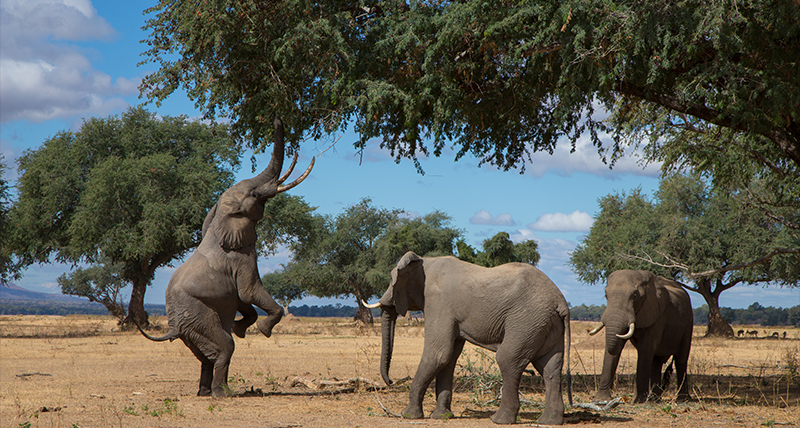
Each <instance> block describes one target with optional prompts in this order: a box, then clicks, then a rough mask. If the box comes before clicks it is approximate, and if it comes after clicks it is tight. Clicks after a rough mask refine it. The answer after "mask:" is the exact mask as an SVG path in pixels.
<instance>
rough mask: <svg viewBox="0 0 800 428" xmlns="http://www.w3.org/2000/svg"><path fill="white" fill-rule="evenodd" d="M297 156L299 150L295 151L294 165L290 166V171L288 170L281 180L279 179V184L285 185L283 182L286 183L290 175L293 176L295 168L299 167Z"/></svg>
mask: <svg viewBox="0 0 800 428" xmlns="http://www.w3.org/2000/svg"><path fill="white" fill-rule="evenodd" d="M297 154H298V153H297V150H295V152H294V158H292V164H291V165H289V170H287V171H286V173H285V174H283V175H282V176H281V178H279V179H278V184H283V182H284V181H286V179H287V178H289V176H290V175H292V171H294V166H295V165H297Z"/></svg>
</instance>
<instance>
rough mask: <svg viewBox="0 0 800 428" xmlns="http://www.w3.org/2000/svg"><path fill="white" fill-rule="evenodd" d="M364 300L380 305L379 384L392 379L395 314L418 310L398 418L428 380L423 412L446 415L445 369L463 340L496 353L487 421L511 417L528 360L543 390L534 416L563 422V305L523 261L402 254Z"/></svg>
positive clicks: (412, 414) (415, 410)
mask: <svg viewBox="0 0 800 428" xmlns="http://www.w3.org/2000/svg"><path fill="white" fill-rule="evenodd" d="M365 305H366V304H365ZM366 306H368V307H370V308H378V307H380V308H381V310H382V314H381V323H382V334H383V343H382V351H381V376H382V377H383V380H384V381H385V382H386V384H387V385H390V384H391V383H392V381H391V379H390V378H389V366H390V362H391V359H392V349H393V347H394V331H395V324H396V321H397V316H398V314H400V315H405V314H406V312H407V311H409V310H411V311H419V310H421V311H424V312H425V343H424V349H423V351H422V359H421V361H420V363H419V367H418V368H417V373H416V375H415V376H414V380H413V382H412V384H411V391H410V393H409V404H408V407H406V409H405V410H403V413H402V414H403V416H404V417H406V418H412V419H418V418H422V417H423V412H422V399H423V395H424V394H425V392H426V390H427V389H428V386H429V385H430V384H431V382H432V381H433V379H434V378H436V409H435V410H434V411H433V413H432V414H431V417H432V418H440V417H450V416H452V411H451V409H450V405H451V400H452V394H453V373H454V370H455V367H456V361H457V360H458V356H459V355H460V354H461V351H462V349H463V347H464V343H465V342H470V343H473V344H475V345H478V346H481V347H483V348H486V349H489V350H492V351H495V352H496V353H497V355H496V358H497V365H498V366H499V367H500V373H501V375H502V377H503V389H502V398H501V401H500V408H499V410H498V411H497V413H495V414H494V415H492V421H494V422H495V423H500V424H511V423H515V422H516V420H517V413H518V412H519V395H518V388H519V383H520V380H521V378H522V373H523V371H524V370H525V367H527V365H528V363H533V366H534V367H535V368H536V370H537V371H538V372H539V373H540V374H541V375H542V376H543V377H544V383H545V389H546V392H545V408H544V411H543V412H542V415H541V417H540V418H539V422H540V423H544V424H561V423H563V420H564V401H563V399H562V397H561V369H562V364H563V360H564V358H565V357H566V360H567V391H568V392H569V390H570V387H569V337H570V333H569V332H570V330H569V308H568V306H567V302H566V300H564V296H563V295H562V294H561V292H560V291H559V290H558V288H557V287H556V285H555V284H553V282H552V281H551V280H550V279H549V278H548V277H547V276H546V275H545V274H544V273H542V272H541V271H540V270H539V269H536V268H535V267H533V266H531V265H528V264H524V263H508V264H505V265H502V266H498V267H494V268H485V267H482V266H477V265H474V264H471V263H467V262H464V261H462V260H459V259H457V258H455V257H449V256H448V257H419V256H417V255H416V254H414V253H413V252H408V253H406V254H405V255H404V256H403V257H402V258H401V260H400V261H399V262H398V264H397V267H396V268H395V269H393V270H392V280H391V284H390V285H389V288H388V290H386V293H385V294H384V295H383V296H382V297H381V299H380V301H379V302H378V303H376V304H374V305H366ZM565 335H566V351H565V342H564V336H565ZM569 398H570V403H571V402H572V397H571V396H570V397H569Z"/></svg>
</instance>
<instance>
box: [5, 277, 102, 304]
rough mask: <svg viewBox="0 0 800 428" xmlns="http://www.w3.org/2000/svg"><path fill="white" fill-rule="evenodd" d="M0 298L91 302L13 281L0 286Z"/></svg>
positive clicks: (77, 302) (76, 302) (78, 302)
mask: <svg viewBox="0 0 800 428" xmlns="http://www.w3.org/2000/svg"><path fill="white" fill-rule="evenodd" d="M0 300H43V301H47V302H64V303H74V304H81V303H91V302H89V299H86V298H80V297H74V296H67V295H64V294H55V293H38V292H36V291H30V290H26V289H24V288H22V287H19V286H17V284H14V283H13V282H9V283H8V285H6V286H0ZM98 304H99V303H98ZM101 306H102V305H101Z"/></svg>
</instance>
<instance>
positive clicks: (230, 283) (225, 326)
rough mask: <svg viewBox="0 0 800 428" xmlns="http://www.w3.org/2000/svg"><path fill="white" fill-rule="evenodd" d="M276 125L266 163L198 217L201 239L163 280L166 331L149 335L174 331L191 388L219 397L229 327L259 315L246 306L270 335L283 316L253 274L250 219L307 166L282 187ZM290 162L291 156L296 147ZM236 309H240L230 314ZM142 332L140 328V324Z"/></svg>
mask: <svg viewBox="0 0 800 428" xmlns="http://www.w3.org/2000/svg"><path fill="white" fill-rule="evenodd" d="M283 157H284V150H283V124H282V123H281V121H280V119H276V120H275V146H274V148H273V152H272V159H271V160H270V163H269V165H268V166H267V168H266V169H265V170H264V171H263V172H262V173H261V174H259V175H258V176H257V177H255V178H251V179H247V180H243V181H240V182H239V183H237V184H235V185H234V186H233V187H231V188H230V189H228V190H226V191H225V192H224V193H223V194H222V196H221V197H220V199H219V201H217V203H216V205H214V207H213V208H212V209H211V211H210V212H209V213H208V215H207V216H206V219H205V222H204V223H203V240H202V242H201V243H200V246H198V247H197V250H195V252H194V253H193V254H192V256H191V257H189V260H187V261H186V262H185V263H183V264H182V265H181V266H180V267H178V269H177V270H175V273H174V274H173V275H172V278H171V279H170V281H169V285H168V286H167V292H166V306H167V317H168V319H169V332H168V333H167V334H166V335H164V336H162V337H157V338H156V337H152V336H150V335H148V334H146V333H145V332H143V331H142V334H144V335H145V336H146V337H147V338H149V339H151V340H155V341H164V340H170V341H172V340H174V339H177V338H180V339H181V340H182V341H183V343H185V344H186V346H188V347H189V349H191V350H192V353H194V355H195V356H196V357H197V359H198V360H200V363H201V370H200V389H199V391H198V392H197V395H200V396H207V395H212V394H213V396H214V397H223V396H225V390H224V386H225V385H226V384H227V378H228V366H229V365H230V361H231V356H232V355H233V350H234V343H233V337H232V336H231V333H232V332H233V334H236V335H237V336H239V337H244V335H245V331H246V330H247V328H248V327H249V326H251V325H252V324H253V323H255V322H256V320H257V319H258V315H257V314H256V310H255V309H254V308H253V306H252V305H255V306H258V307H259V308H261V309H263V310H264V311H265V312H266V313H267V317H266V318H262V319H260V320H258V329H259V331H261V333H262V334H264V336H267V337H270V335H271V334H272V328H273V327H274V326H275V324H277V323H278V322H279V321H280V320H281V317H282V316H283V309H282V308H281V306H280V305H278V304H277V303H276V302H275V301H274V300H273V299H272V297H271V296H270V295H269V293H267V291H266V290H265V289H264V286H263V285H262V283H261V276H260V275H259V273H258V266H257V251H256V247H255V246H256V223H258V221H259V220H261V218H262V217H263V215H264V204H265V203H266V202H267V199H269V198H271V197H273V196H275V195H276V194H278V193H280V192H283V191H286V190H289V189H290V188H292V187H294V186H296V185H297V184H299V183H300V182H301V181H302V180H303V179H305V177H306V176H307V175H308V173H309V172H310V171H311V168H312V167H313V166H314V160H313V159H312V161H311V165H310V166H309V167H308V169H307V170H306V172H305V173H303V175H302V176H301V177H300V178H298V179H297V180H295V181H294V182H292V183H291V184H288V185H286V186H282V185H281V184H282V183H283V181H285V180H286V178H287V177H288V176H289V174H291V171H292V169H293V168H294V165H295V162H292V165H291V167H290V168H289V171H288V172H287V173H286V174H285V175H284V176H282V177H279V175H280V172H281V169H282V166H283ZM294 161H297V155H296V154H295V157H294ZM236 312H239V313H240V314H241V315H242V318H241V319H239V320H238V321H234V319H235V317H236ZM139 330H140V331H141V328H140V329H139Z"/></svg>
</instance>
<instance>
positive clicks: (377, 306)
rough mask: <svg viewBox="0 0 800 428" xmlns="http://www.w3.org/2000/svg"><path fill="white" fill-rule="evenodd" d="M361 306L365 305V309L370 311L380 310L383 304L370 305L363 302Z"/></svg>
mask: <svg viewBox="0 0 800 428" xmlns="http://www.w3.org/2000/svg"><path fill="white" fill-rule="evenodd" d="M361 304H362V305H364V307H366V308H368V309H378V308H380V307H381V302H378V303H373V304H371V305H370V304H369V303H367V302H365V301H363V300H362V301H361Z"/></svg>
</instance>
